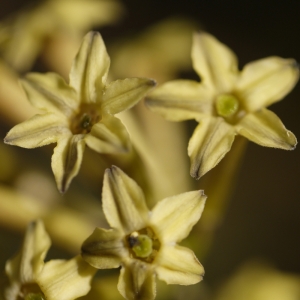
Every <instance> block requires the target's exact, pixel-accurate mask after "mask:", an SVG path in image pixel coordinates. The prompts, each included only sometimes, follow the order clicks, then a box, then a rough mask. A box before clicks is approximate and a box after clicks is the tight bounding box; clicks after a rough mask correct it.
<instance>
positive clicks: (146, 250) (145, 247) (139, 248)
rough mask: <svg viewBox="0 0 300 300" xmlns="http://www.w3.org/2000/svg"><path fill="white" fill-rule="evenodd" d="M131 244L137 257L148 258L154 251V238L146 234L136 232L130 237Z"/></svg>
mask: <svg viewBox="0 0 300 300" xmlns="http://www.w3.org/2000/svg"><path fill="white" fill-rule="evenodd" d="M129 244H130V246H131V249H132V251H133V252H134V253H135V255H136V256H137V257H141V258H146V257H148V256H149V255H150V254H151V253H152V250H153V249H152V244H153V242H152V239H151V238H150V237H149V236H148V235H146V234H137V232H134V233H133V234H131V236H130V237H129Z"/></svg>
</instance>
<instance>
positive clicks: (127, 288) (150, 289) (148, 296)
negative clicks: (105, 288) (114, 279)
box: [118, 260, 156, 300]
mask: <svg viewBox="0 0 300 300" xmlns="http://www.w3.org/2000/svg"><path fill="white" fill-rule="evenodd" d="M118 290H119V292H120V293H121V295H122V296H123V297H124V298H125V299H127V300H137V299H138V300H153V299H154V298H155V296H156V282H155V275H154V272H153V271H152V269H151V268H150V267H149V265H148V264H145V263H142V262H140V261H138V260H132V261H130V262H128V263H126V264H125V265H124V267H122V269H121V273H120V277H119V282H118Z"/></svg>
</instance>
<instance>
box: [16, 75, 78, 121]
mask: <svg viewBox="0 0 300 300" xmlns="http://www.w3.org/2000/svg"><path fill="white" fill-rule="evenodd" d="M21 83H22V86H23V88H24V90H25V92H26V94H27V97H28V99H29V101H30V103H31V104H32V105H33V106H34V107H37V108H39V109H43V110H46V111H49V112H55V113H59V114H60V115H61V114H63V115H64V117H70V116H71V115H72V114H73V113H74V111H75V110H76V109H77V107H78V105H79V98H78V95H76V93H75V91H74V89H73V88H71V87H70V86H69V85H67V83H66V82H65V80H64V79H63V78H62V77H60V76H59V75H57V74H55V73H46V74H38V73H29V74H28V75H26V77H25V78H24V79H23V80H21Z"/></svg>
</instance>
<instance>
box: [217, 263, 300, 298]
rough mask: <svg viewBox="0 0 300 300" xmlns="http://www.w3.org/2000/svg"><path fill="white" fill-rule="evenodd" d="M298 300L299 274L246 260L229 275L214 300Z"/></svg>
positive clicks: (299, 293) (299, 292)
mask: <svg viewBox="0 0 300 300" xmlns="http://www.w3.org/2000/svg"><path fill="white" fill-rule="evenodd" d="M241 299H243V300H299V299H300V276H299V275H297V274H293V273H287V272H282V271H279V270H276V269H275V268H273V267H272V266H269V265H267V264H265V263H261V262H247V263H246V264H244V265H242V266H241V267H239V268H238V270H237V271H236V272H235V273H234V274H233V276H231V277H229V278H228V279H227V280H226V281H225V283H224V284H223V285H222V286H221V288H220V289H219V291H218V292H217V293H216V297H215V298H214V300H241Z"/></svg>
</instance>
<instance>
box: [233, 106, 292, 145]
mask: <svg viewBox="0 0 300 300" xmlns="http://www.w3.org/2000/svg"><path fill="white" fill-rule="evenodd" d="M236 128H237V131H238V133H239V134H241V135H242V136H244V137H246V138H247V139H249V140H250V141H252V142H254V143H257V144H259V145H261V146H265V147H273V148H280V149H284V150H293V149H294V148H295V147H296V145H297V139H296V137H295V136H294V134H293V133H292V132H291V131H289V130H287V129H286V128H285V127H284V125H283V124H282V122H281V120H280V119H279V118H278V117H277V115H275V114H274V113H273V112H271V111H270V110H268V109H262V110H260V111H258V112H256V113H252V114H247V115H246V116H245V117H244V118H243V119H242V120H241V121H240V122H239V124H238V125H237V126H236Z"/></svg>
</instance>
